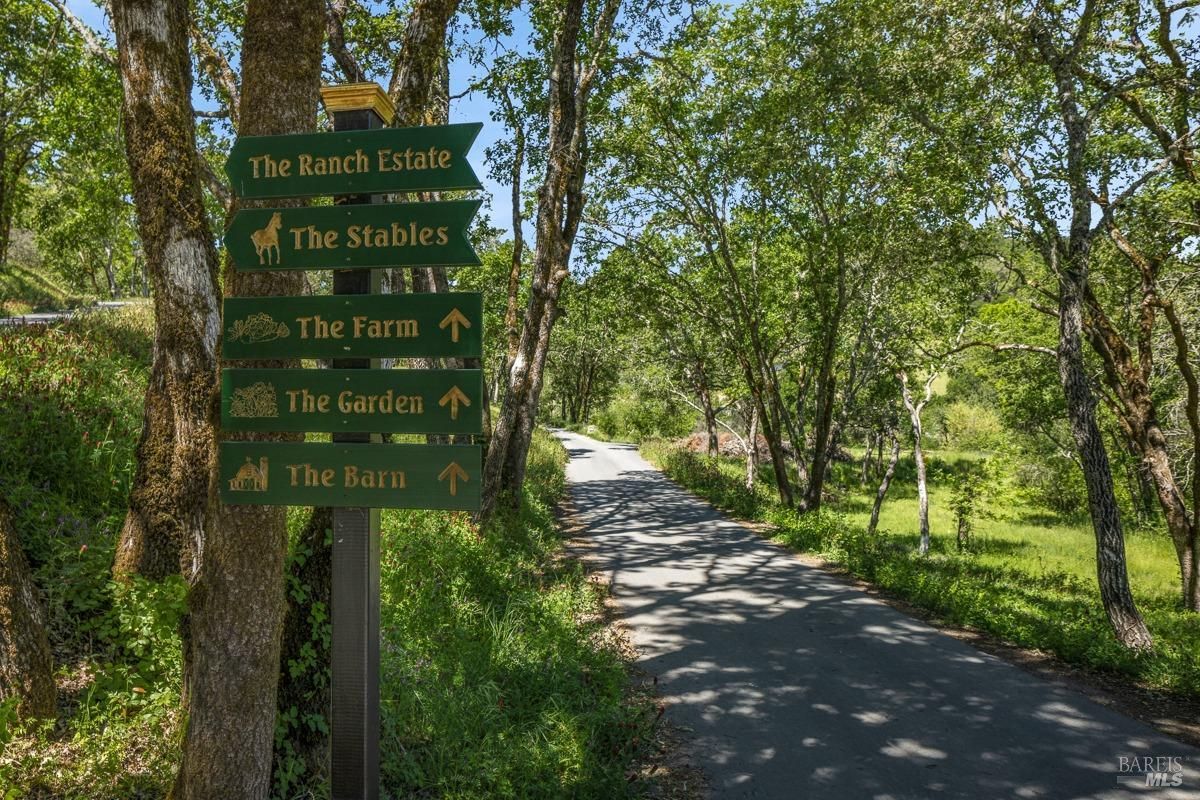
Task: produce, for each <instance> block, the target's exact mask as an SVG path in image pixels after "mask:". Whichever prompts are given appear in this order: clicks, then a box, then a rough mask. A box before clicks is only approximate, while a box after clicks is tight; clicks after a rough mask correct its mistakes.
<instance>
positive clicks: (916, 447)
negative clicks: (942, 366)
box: [900, 372, 937, 555]
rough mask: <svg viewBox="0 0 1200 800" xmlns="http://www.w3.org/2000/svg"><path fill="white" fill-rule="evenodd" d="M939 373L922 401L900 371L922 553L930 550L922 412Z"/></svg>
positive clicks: (932, 374)
mask: <svg viewBox="0 0 1200 800" xmlns="http://www.w3.org/2000/svg"><path fill="white" fill-rule="evenodd" d="M936 376H937V373H936V372H934V373H931V374H930V376H929V378H928V379H926V381H925V396H924V398H923V399H922V400H920V401H914V400H913V397H912V394H911V393H910V392H909V390H908V375H907V374H905V373H904V372H901V373H900V390H901V392H902V393H903V396H904V407H905V408H906V409H908V418H909V422H910V423H911V425H912V435H913V459H914V460H915V461H916V462H917V518H918V523H919V526H920V531H921V543H920V545H919V546H918V548H917V549H918V551H919V552H920V553H921V555H925V554H926V553H928V552H929V544H930V541H929V539H930V537H929V486H928V483H927V481H926V479H925V451H924V450H923V449H922V447H921V434H922V433H923V431H922V429H921V412H922V411H923V410H924V409H925V406H926V404H927V403H928V402H929V400H930V398H931V397H932V396H933V381H934V378H935V377H936Z"/></svg>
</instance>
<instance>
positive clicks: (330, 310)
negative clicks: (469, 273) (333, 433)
mask: <svg viewBox="0 0 1200 800" xmlns="http://www.w3.org/2000/svg"><path fill="white" fill-rule="evenodd" d="M224 320H225V323H224V337H223V339H222V342H221V355H222V356H224V357H225V358H226V359H250V358H253V359H272V358H393V357H395V358H415V357H424V358H435V357H441V356H457V357H460V358H479V357H480V356H481V355H482V347H483V345H482V338H483V296H482V295H481V294H479V293H478V292H452V293H444V294H376V295H321V296H315V297H229V298H226V299H225V313H224Z"/></svg>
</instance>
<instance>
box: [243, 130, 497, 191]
mask: <svg viewBox="0 0 1200 800" xmlns="http://www.w3.org/2000/svg"><path fill="white" fill-rule="evenodd" d="M482 128H483V125H482V123H478V122H473V123H466V124H460V125H429V126H424V127H419V128H380V129H376V130H361V131H338V132H334V133H308V134H297V135H289V136H243V137H241V138H239V139H238V140H237V142H236V143H235V144H234V146H233V150H232V152H230V154H229V160H228V161H226V162H225V174H226V175H228V176H229V180H230V183H231V184H232V185H233V191H234V192H235V193H236V194H237V196H238V197H243V198H268V197H310V196H314V195H328V194H369V193H383V192H431V191H446V190H451V189H479V188H481V186H480V183H479V179H478V178H477V177H476V176H475V171H474V170H473V169H471V165H470V164H469V163H467V150H469V149H470V148H471V144H472V143H473V142H474V141H475V137H476V136H478V135H479V131H480V130H481V129H482Z"/></svg>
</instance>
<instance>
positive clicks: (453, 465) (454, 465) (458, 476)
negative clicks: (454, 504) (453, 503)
mask: <svg viewBox="0 0 1200 800" xmlns="http://www.w3.org/2000/svg"><path fill="white" fill-rule="evenodd" d="M446 478H449V479H450V496H451V497H453V496H454V495H456V494H458V482H459V481H460V480H461V481H462V482H463V483H466V482H467V481H468V480H470V478H469V477H467V471H466V470H465V469H463V468H462V467H460V466H459V465H458V462H457V461H451V462H450V463H449V464H448V465H446V468H445V469H444V470H442V471H441V472H439V473H438V480H439V481H444V480H446Z"/></svg>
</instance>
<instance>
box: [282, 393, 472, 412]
mask: <svg viewBox="0 0 1200 800" xmlns="http://www.w3.org/2000/svg"><path fill="white" fill-rule="evenodd" d="M287 396H288V411H289V412H291V413H293V414H326V413H328V412H329V410H330V408H331V407H333V405H332V404H333V398H332V397H331V396H330V395H328V394H317V393H315V392H310V391H309V390H308V389H289V390H288V391H287ZM443 405H445V404H444V403H443ZM336 408H337V410H338V411H340V412H341V413H343V414H424V413H425V402H424V398H422V397H421V395H419V394H417V395H404V394H396V393H395V392H393V391H392V390H391V389H388V390H387V391H386V392H384V393H383V394H358V393H357V392H352V391H350V390H349V389H347V390H346V391H344V392H339V393H338V395H337V405H336ZM454 418H455V417H453V416H451V419H454Z"/></svg>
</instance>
